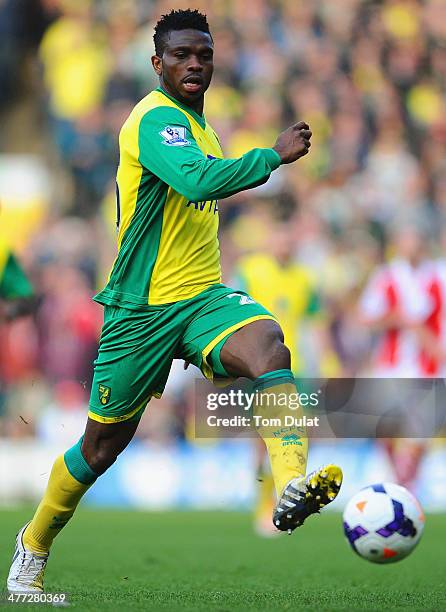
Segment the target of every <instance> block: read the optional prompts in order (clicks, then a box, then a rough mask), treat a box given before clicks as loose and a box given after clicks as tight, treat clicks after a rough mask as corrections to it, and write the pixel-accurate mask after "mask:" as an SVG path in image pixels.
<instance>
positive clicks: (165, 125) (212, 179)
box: [139, 107, 281, 201]
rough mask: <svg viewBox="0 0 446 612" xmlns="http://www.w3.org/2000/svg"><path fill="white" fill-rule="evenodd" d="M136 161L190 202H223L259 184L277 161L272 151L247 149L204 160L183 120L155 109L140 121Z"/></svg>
mask: <svg viewBox="0 0 446 612" xmlns="http://www.w3.org/2000/svg"><path fill="white" fill-rule="evenodd" d="M139 162H140V163H141V165H142V166H143V167H144V168H146V169H147V170H149V171H150V172H152V173H153V174H154V175H155V176H157V177H158V178H160V179H161V180H162V181H164V182H165V183H167V184H168V185H169V186H170V187H172V188H173V189H175V191H177V192H178V193H181V194H182V195H183V196H185V197H186V198H188V199H189V200H192V201H205V200H218V199H221V198H227V197H229V196H231V195H233V194H234V193H238V192H239V191H243V190H245V189H251V188H252V187H257V186H258V185H262V184H263V183H266V181H267V180H268V178H269V176H270V174H271V172H272V171H273V170H275V169H276V168H278V167H279V166H280V163H281V161H280V157H279V155H278V154H277V153H276V152H275V151H274V150H273V149H252V150H251V151H248V153H246V154H245V155H243V156H242V157H240V158H237V159H208V158H206V157H205V155H204V154H203V152H202V151H201V149H200V148H199V146H198V144H197V142H196V141H195V138H194V136H193V134H192V130H191V126H190V123H189V121H188V119H187V117H186V116H185V115H184V114H183V113H182V112H181V111H179V110H177V109H175V108H170V107H157V108H155V109H153V110H151V111H149V112H148V113H146V115H144V117H143V118H142V120H141V123H140V126H139Z"/></svg>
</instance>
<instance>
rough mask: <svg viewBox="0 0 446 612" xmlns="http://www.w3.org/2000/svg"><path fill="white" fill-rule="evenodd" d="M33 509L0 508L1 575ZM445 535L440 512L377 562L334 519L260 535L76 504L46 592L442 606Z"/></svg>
mask: <svg viewBox="0 0 446 612" xmlns="http://www.w3.org/2000/svg"><path fill="white" fill-rule="evenodd" d="M28 517H29V512H28V511H24V510H20V511H15V512H13V511H5V510H3V511H0V574H1V576H2V580H4V576H5V575H6V573H7V571H8V567H9V561H10V556H11V553H12V547H13V540H14V534H15V533H16V531H17V529H18V528H19V527H20V526H21V525H22V524H23V523H24V522H25V520H26V519H27V518H28ZM445 541H446V520H445V517H444V516H438V515H437V516H429V517H428V519H427V523H426V529H425V533H424V536H423V538H422V540H421V543H420V544H419V546H418V548H417V549H416V550H415V552H414V553H413V555H412V556H411V557H410V558H408V559H406V560H404V561H402V562H401V563H396V564H394V565H392V566H378V565H373V564H370V563H367V562H366V561H363V560H362V559H360V558H359V557H357V556H356V555H355V554H354V553H353V552H352V551H351V550H350V548H349V547H348V545H347V544H346V542H345V541H344V538H343V535H342V532H341V522H340V517H339V515H333V514H326V515H323V516H321V517H317V518H312V519H309V521H308V523H307V524H306V525H305V527H303V528H302V529H299V530H298V531H296V532H295V533H294V534H293V535H292V536H291V537H288V536H286V535H281V536H279V537H277V538H274V539H272V540H264V539H261V538H259V537H257V536H256V535H254V534H253V532H252V527H251V524H250V517H249V516H248V515H246V514H237V513H225V512H214V513H210V512H200V513H199V512H195V513H192V512H184V513H143V512H133V511H131V512H128V511H112V510H107V511H103V510H96V511H95V510H85V509H81V510H80V511H79V512H78V513H77V515H76V517H75V519H74V520H73V522H72V523H71V524H70V525H69V527H67V528H66V530H65V532H63V533H62V535H61V536H60V537H59V538H58V539H57V540H56V542H55V544H54V547H53V549H52V553H51V557H50V560H49V563H48V568H47V573H46V589H47V591H49V592H61V591H66V592H68V593H69V594H70V600H71V606H70V608H69V609H70V610H71V609H72V610H113V611H116V610H122V611H123V612H125V611H126V610H157V611H158V610H159V611H163V610H181V611H183V610H190V611H192V610H193V611H196V610H203V611H204V610H206V611H219V612H232V611H233V610H240V611H241V610H258V611H262V612H263V611H269V610H290V611H291V610H327V611H331V610H375V611H376V610H386V611H387V610H409V609H411V610H423V611H425V610H432V611H433V610H436V611H438V610H446V553H445ZM0 590H1V587H0ZM18 609H21V610H29V609H34V610H35V609H36V607H35V606H34V607H30V606H23V605H21V606H20V607H18Z"/></svg>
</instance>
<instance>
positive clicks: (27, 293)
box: [0, 253, 33, 300]
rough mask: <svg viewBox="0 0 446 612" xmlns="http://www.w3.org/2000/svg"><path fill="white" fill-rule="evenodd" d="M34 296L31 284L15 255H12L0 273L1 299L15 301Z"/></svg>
mask: <svg viewBox="0 0 446 612" xmlns="http://www.w3.org/2000/svg"><path fill="white" fill-rule="evenodd" d="M32 295H33V288H32V286H31V283H30V282H29V280H28V278H27V276H26V274H25V272H24V271H23V269H22V267H21V265H20V264H19V262H18V261H17V259H16V258H15V256H14V255H13V253H10V254H9V256H8V258H7V260H6V263H5V266H4V268H3V271H2V272H1V273H0V298H1V299H5V300H14V299H18V298H28V297H31V296H32Z"/></svg>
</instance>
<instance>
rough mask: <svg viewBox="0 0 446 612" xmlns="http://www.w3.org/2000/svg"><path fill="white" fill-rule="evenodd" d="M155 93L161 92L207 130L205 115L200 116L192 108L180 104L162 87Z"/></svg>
mask: <svg viewBox="0 0 446 612" xmlns="http://www.w3.org/2000/svg"><path fill="white" fill-rule="evenodd" d="M155 91H159V92H160V93H162V94H163V95H164V96H166V98H169V100H172V102H173V103H174V104H176V105H177V106H179V107H180V108H182V109H183V110H184V111H186V113H189V115H192V117H193V118H194V119H195V120H196V121H197V123H198V125H199V126H200V127H202V128H203V130H204V129H205V128H206V118H205V116H204V114H203V115H199V114H198V113H196V112H195V111H194V110H193V109H192V108H191V107H190V106H187V105H186V104H182V103H181V102H179V101H178V100H177V99H176V98H174V97H173V96H171V95H170V94H168V93H167V91H166V90H165V89H163V88H162V87H161V85H160V86H159V87H157V88H156V90H155Z"/></svg>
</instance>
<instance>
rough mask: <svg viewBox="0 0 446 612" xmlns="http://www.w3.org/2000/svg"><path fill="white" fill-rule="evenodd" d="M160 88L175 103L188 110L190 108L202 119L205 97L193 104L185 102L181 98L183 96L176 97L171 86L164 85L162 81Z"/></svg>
mask: <svg viewBox="0 0 446 612" xmlns="http://www.w3.org/2000/svg"><path fill="white" fill-rule="evenodd" d="M159 86H160V87H161V89H162V90H163V91H164V93H166V94H167V95H168V96H169V98H172V99H173V100H174V101H175V102H178V103H179V104H181V105H182V106H186V107H187V108H190V109H191V110H193V111H194V112H195V113H197V115H200V117H202V116H203V109H204V95H203V96H201V98H199V99H198V100H197V101H196V102H194V103H193V104H191V103H189V102H188V101H187V100H184V99H183V98H181V96H178V95H175V93H174V92H173V91H171V90H170V88H169V86H168V85H166V83H164V82H163V81H162V80H160V85H159Z"/></svg>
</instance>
